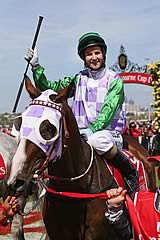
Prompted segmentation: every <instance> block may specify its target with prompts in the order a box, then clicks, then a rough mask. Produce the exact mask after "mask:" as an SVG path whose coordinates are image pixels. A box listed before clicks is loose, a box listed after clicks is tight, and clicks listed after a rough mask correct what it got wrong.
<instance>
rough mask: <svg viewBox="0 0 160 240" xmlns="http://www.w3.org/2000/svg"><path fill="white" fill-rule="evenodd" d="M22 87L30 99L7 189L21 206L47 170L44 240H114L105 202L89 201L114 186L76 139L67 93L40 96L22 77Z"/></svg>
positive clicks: (94, 155)
mask: <svg viewBox="0 0 160 240" xmlns="http://www.w3.org/2000/svg"><path fill="white" fill-rule="evenodd" d="M25 86H26V89H27V91H28V93H29V95H30V97H31V99H32V100H31V103H30V105H29V107H28V108H27V109H26V110H25V111H24V112H23V113H22V118H21V121H19V122H21V124H17V126H16V129H17V130H19V131H20V139H19V145H18V148H17V151H16V153H15V155H14V157H13V160H12V167H11V171H10V176H9V177H8V181H7V183H8V187H9V189H10V190H12V191H13V192H14V194H16V195H17V196H18V197H19V199H20V200H21V202H23V200H24V199H25V197H26V195H28V194H29V193H30V192H32V184H31V183H33V181H34V180H33V179H34V178H36V179H38V180H39V181H40V182H41V180H42V179H43V177H44V176H45V174H44V172H45V171H46V169H47V174H46V176H47V177H48V178H49V180H48V182H47V185H45V189H47V190H49V189H50V191H47V193H46V194H45V204H44V211H43V217H44V223H45V226H46V230H47V233H48V236H49V239H50V240H55V239H56V240H64V239H66V240H91V239H92V240H93V239H95V240H110V239H115V240H116V239H117V240H118V239H119V236H118V234H117V233H116V232H115V230H114V228H113V226H112V225H110V224H108V222H107V220H106V218H105V212H106V210H107V205H106V200H105V199H100V198H97V197H95V198H92V197H91V196H92V195H98V194H100V193H103V192H105V191H106V190H107V189H110V188H114V187H117V186H118V184H117V181H116V179H115V178H114V176H113V174H112V172H111V171H110V169H109V168H108V167H107V164H106V162H105V161H104V159H102V158H101V157H100V156H99V155H98V154H97V153H96V151H94V149H93V148H92V146H90V145H89V144H88V143H87V142H86V141H84V140H83V139H82V138H81V136H80V132H79V129H78V126H77V122H76V119H75V117H74V115H73V112H72V110H71V108H70V106H69V105H68V103H67V101H66V99H67V97H68V93H69V92H70V91H69V90H68V89H67V90H64V91H63V92H60V93H59V94H57V93H56V92H54V91H53V90H46V91H44V92H42V93H41V92H39V91H38V90H37V89H36V88H35V87H34V86H33V84H32V83H31V81H30V80H29V78H28V77H27V76H25ZM15 125H16V123H15ZM38 180H37V181H38ZM43 184H44V183H43ZM63 192H65V193H72V196H73V193H77V195H78V196H79V197H70V196H68V195H67V196H64V195H63V194H62V193H63ZM52 193H58V194H52ZM88 194H89V197H88V198H83V197H82V196H84V195H87V196H88ZM80 196H81V197H82V198H81V197H80Z"/></svg>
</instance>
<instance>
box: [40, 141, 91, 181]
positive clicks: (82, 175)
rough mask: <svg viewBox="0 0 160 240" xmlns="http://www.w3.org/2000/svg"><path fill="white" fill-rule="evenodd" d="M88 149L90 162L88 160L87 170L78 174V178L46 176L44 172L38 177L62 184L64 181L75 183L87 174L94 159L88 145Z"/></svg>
mask: <svg viewBox="0 0 160 240" xmlns="http://www.w3.org/2000/svg"><path fill="white" fill-rule="evenodd" d="M89 145H90V144H89ZM90 148H91V160H90V163H89V165H88V168H87V169H86V170H85V171H84V172H83V173H82V174H80V175H79V176H76V177H66V178H63V177H57V176H52V175H48V174H45V173H44V172H41V174H40V177H41V178H42V179H46V178H49V179H51V180H55V181H60V182H64V181H68V182H72V181H76V180H78V179H80V178H82V177H84V176H85V175H86V174H87V173H88V172H89V170H90V169H91V166H92V164H93V159H94V158H93V147H92V146H91V145H90ZM37 172H39V170H37V171H36V172H35V174H37Z"/></svg>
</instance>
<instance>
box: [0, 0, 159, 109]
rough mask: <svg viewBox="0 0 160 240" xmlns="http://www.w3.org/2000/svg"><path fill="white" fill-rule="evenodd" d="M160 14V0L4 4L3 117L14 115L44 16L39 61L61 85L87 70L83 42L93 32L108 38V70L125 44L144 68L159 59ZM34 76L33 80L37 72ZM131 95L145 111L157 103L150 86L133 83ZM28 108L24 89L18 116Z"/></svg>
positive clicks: (0, 53) (0, 43)
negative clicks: (80, 47) (80, 49)
mask: <svg viewBox="0 0 160 240" xmlns="http://www.w3.org/2000/svg"><path fill="white" fill-rule="evenodd" d="M159 13H160V1H159V0H154V1H150V0H140V1H139V0H134V1H128V0H121V1H119V0H92V1H91V0H81V1H76V0H68V1H65V0H59V1H55V0H45V1H44V0H34V1H33V0H28V1H26V0H1V7H0V66H1V69H0V75H1V76H0V79H1V80H0V82H1V88H0V102H1V104H0V113H3V112H8V113H11V112H12V109H13V106H14V103H15V99H16V95H17V92H18V89H19V86H20V83H21V82H22V79H23V73H24V71H25V69H26V61H25V60H24V56H25V54H26V51H27V48H29V47H31V45H32V40H33V36H34V33H35V29H36V26H37V23H38V18H39V16H43V17H44V19H43V22H42V26H41V30H40V34H39V37H38V42H37V49H38V56H39V62H40V64H41V65H43V66H44V67H45V74H46V76H47V78H48V79H50V80H57V79H63V77H65V76H70V75H74V74H76V73H78V72H79V71H80V70H81V69H82V68H83V62H82V61H81V59H80V58H79V57H78V55H77V43H78V39H79V37H80V36H81V35H82V34H84V33H86V32H89V31H95V32H98V33H100V34H101V35H102V36H103V37H104V39H105V41H106V43H107V46H108V52H107V65H108V66H111V65H113V64H114V63H115V62H116V61H117V58H118V55H119V50H120V46H121V44H122V45H123V46H124V47H125V52H126V54H127V56H128V58H129V60H131V61H132V62H135V63H138V64H139V65H144V64H146V63H147V62H152V61H156V60H159V59H160V41H159V39H160V31H159V22H160V14H159ZM147 58H148V59H149V60H148V61H147V60H146V59H147ZM28 75H29V77H30V78H31V79H32V71H31V68H29V70H28ZM125 92H126V96H127V98H131V99H133V100H135V102H136V103H138V104H140V105H142V106H149V105H150V104H151V103H152V102H153V96H152V88H151V87H149V86H144V85H134V84H128V85H126V86H125ZM28 103H29V97H28V94H27V93H26V90H25V88H24V89H23V92H22V95H21V98H20V101H19V104H18V107H17V112H21V111H23V110H24V109H25V108H26V106H27V105H28Z"/></svg>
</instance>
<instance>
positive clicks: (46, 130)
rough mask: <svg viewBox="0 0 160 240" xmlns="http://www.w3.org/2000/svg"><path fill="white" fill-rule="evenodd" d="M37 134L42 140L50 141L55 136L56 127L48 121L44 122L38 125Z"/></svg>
mask: <svg viewBox="0 0 160 240" xmlns="http://www.w3.org/2000/svg"><path fill="white" fill-rule="evenodd" d="M39 132H40V135H41V136H42V138H44V139H45V140H51V139H53V138H54V137H55V136H56V135H57V129H56V127H55V126H54V125H53V124H51V123H50V122H49V121H48V120H44V121H43V122H42V123H41V124H40V128H39Z"/></svg>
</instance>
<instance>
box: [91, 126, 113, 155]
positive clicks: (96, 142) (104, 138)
mask: <svg viewBox="0 0 160 240" xmlns="http://www.w3.org/2000/svg"><path fill="white" fill-rule="evenodd" d="M88 143H89V144H90V145H91V146H92V147H93V148H94V149H95V150H96V152H97V153H98V154H99V155H104V154H105V153H107V155H108V156H109V157H108V159H110V158H112V157H114V155H115V154H116V152H117V147H116V144H115V143H114V139H113V137H112V135H111V134H110V133H109V131H107V130H102V131H98V132H96V133H94V134H92V135H91V136H89V137H88Z"/></svg>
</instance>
